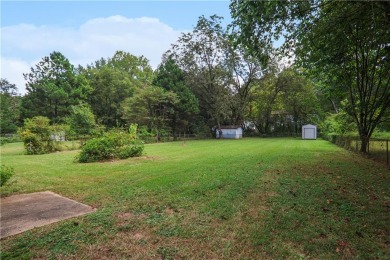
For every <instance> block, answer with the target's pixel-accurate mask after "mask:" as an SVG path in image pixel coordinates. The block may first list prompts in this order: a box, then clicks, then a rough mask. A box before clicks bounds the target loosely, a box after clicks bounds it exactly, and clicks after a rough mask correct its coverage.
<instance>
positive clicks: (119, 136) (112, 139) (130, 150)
mask: <svg viewBox="0 0 390 260" xmlns="http://www.w3.org/2000/svg"><path fill="white" fill-rule="evenodd" d="M143 149H144V144H143V142H141V141H138V140H136V139H134V138H133V137H132V136H131V135H130V134H128V133H123V132H109V133H106V134H104V135H103V136H102V137H98V138H93V139H90V140H88V141H87V142H86V143H85V145H84V146H83V147H82V149H81V152H80V154H79V155H78V157H77V158H76V159H77V160H78V161H79V162H81V163H88V162H96V161H107V160H113V159H126V158H129V157H135V156H141V155H142V152H143Z"/></svg>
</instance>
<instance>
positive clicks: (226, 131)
mask: <svg viewBox="0 0 390 260" xmlns="http://www.w3.org/2000/svg"><path fill="white" fill-rule="evenodd" d="M221 134H222V135H221V136H219V135H220V133H219V129H218V128H217V129H216V137H217V138H227V139H241V138H242V128H241V126H235V125H229V126H221Z"/></svg>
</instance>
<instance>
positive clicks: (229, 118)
mask: <svg viewBox="0 0 390 260" xmlns="http://www.w3.org/2000/svg"><path fill="white" fill-rule="evenodd" d="M230 8H231V12H232V17H233V23H232V24H230V25H229V26H228V28H224V27H223V26H222V19H223V18H222V17H218V16H216V15H214V16H211V17H209V18H206V17H204V16H201V17H200V18H199V20H198V22H197V24H196V26H195V27H194V28H193V30H192V31H190V32H188V33H183V34H182V35H181V36H180V37H179V39H178V40H177V41H176V43H174V44H172V46H171V48H170V49H169V50H167V51H166V53H164V55H163V57H162V62H161V64H160V65H159V66H158V68H157V69H156V70H153V69H152V67H151V66H150V64H149V61H148V60H147V59H146V58H145V57H143V56H139V57H138V56H134V55H132V54H131V53H127V52H124V51H117V52H116V53H115V54H114V55H113V56H112V57H110V58H101V59H100V60H97V61H95V62H94V63H91V64H89V65H87V66H85V67H83V66H80V65H79V66H77V67H75V66H74V65H72V64H71V63H70V62H69V60H68V59H67V58H66V57H65V56H64V55H62V54H61V53H59V52H52V53H50V55H49V56H47V57H44V58H43V59H42V60H41V61H40V62H39V63H38V64H36V65H35V67H33V68H31V71H30V72H29V73H26V74H25V75H24V76H25V79H26V82H27V83H26V89H27V93H26V95H25V96H23V97H20V96H18V95H16V88H15V85H13V84H11V83H9V82H8V81H7V80H6V79H2V80H1V98H2V102H1V106H2V110H1V131H2V133H7V132H15V131H16V129H17V127H18V126H21V124H22V123H23V121H24V120H25V119H27V118H32V117H34V116H44V117H47V118H49V119H50V120H51V123H52V124H63V123H65V122H66V118H67V117H68V116H69V115H70V114H71V112H72V109H74V107H75V106H77V105H80V104H82V106H83V107H87V108H88V109H90V111H91V113H93V115H94V117H95V118H96V121H97V123H98V124H99V125H101V126H104V127H106V128H115V127H127V126H129V125H130V124H132V123H137V124H138V125H139V126H140V127H139V131H143V132H145V133H150V134H151V135H156V136H159V135H163V134H164V133H168V132H169V133H173V134H175V133H179V132H185V133H208V134H212V133H214V130H215V129H216V128H219V127H221V125H241V126H242V127H243V128H244V130H245V131H246V134H269V133H273V132H296V133H298V132H300V127H301V125H302V124H305V123H316V124H319V125H320V129H322V131H323V132H327V133H328V134H332V133H333V134H345V133H348V132H357V133H358V134H359V136H360V137H361V140H362V143H363V145H362V151H363V152H364V151H366V147H365V145H366V144H367V142H368V139H369V138H370V137H371V136H372V134H373V132H374V130H376V129H381V130H388V129H389V124H388V120H389V117H390V112H389V106H390V86H389V77H388V75H389V68H390V65H389V56H390V55H389V52H390V46H389V42H390V34H389V29H388V28H390V26H389V21H390V18H389V4H388V3H385V2H329V1H298V2H284V1H232V2H231V4H230ZM282 36H283V38H284V44H283V45H282V46H281V47H279V48H275V47H274V42H275V41H276V40H277V39H279V38H280V37H282ZM286 57H289V58H290V60H291V61H293V64H287V63H286V62H283V60H285V59H286ZM254 129H256V130H254Z"/></svg>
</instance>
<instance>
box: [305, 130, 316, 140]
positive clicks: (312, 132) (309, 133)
mask: <svg viewBox="0 0 390 260" xmlns="http://www.w3.org/2000/svg"><path fill="white" fill-rule="evenodd" d="M304 131H305V134H304V136H305V139H316V135H315V128H305V129H304Z"/></svg>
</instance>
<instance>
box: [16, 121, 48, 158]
mask: <svg viewBox="0 0 390 260" xmlns="http://www.w3.org/2000/svg"><path fill="white" fill-rule="evenodd" d="M18 134H19V136H20V137H21V138H22V140H23V143H24V148H25V149H26V153H27V154H43V153H50V152H53V151H54V150H55V149H54V144H53V141H52V140H51V139H50V134H51V127H50V120H49V119H48V118H47V117H43V116H36V117H34V118H31V119H26V120H25V122H24V126H23V128H21V129H19V131H18Z"/></svg>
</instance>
